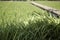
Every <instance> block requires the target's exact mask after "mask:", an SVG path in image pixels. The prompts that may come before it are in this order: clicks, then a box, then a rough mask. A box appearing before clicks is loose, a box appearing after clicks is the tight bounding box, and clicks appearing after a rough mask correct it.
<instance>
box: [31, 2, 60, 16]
mask: <svg viewBox="0 0 60 40" xmlns="http://www.w3.org/2000/svg"><path fill="white" fill-rule="evenodd" d="M31 4H32V5H35V6H37V7H39V8H41V9H43V10H46V11H48V12H50V13H53V14H55V15H56V16H60V10H57V9H54V8H51V7H48V6H45V5H42V4H38V3H36V2H31Z"/></svg>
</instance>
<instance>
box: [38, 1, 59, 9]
mask: <svg viewBox="0 0 60 40" xmlns="http://www.w3.org/2000/svg"><path fill="white" fill-rule="evenodd" d="M37 3H40V4H43V5H46V6H49V7H52V8H55V9H58V10H60V1H37Z"/></svg>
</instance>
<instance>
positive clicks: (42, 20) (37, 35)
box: [0, 3, 60, 40]
mask: <svg viewBox="0 0 60 40" xmlns="http://www.w3.org/2000/svg"><path fill="white" fill-rule="evenodd" d="M14 5H15V3H14ZM17 5H18V7H20V6H22V7H21V9H20V10H22V8H24V7H25V8H26V5H28V4H25V6H24V7H23V5H20V6H19V4H18V3H17ZM11 6H12V7H13V5H11ZM29 7H32V9H30V10H29V12H30V13H29V12H28V13H29V15H28V13H27V12H26V11H27V10H26V9H27V8H28V9H29ZM29 7H27V8H26V9H25V8H24V10H25V11H24V10H23V11H24V13H25V12H26V13H27V14H26V13H25V14H20V15H18V14H17V12H18V13H20V12H19V11H16V12H15V11H14V12H12V11H11V9H10V12H9V11H8V10H7V12H6V11H5V12H3V13H2V12H1V15H0V40H60V19H58V18H56V17H52V16H51V15H50V14H48V13H47V12H45V11H43V10H41V11H40V12H38V11H35V10H36V9H37V10H38V8H36V7H33V6H29ZM34 8H36V9H34ZM8 9H9V8H8ZM13 10H14V7H13ZM15 10H16V9H15ZM31 10H32V11H31ZM23 11H22V12H23ZM10 13H13V14H10ZM21 15H22V16H21ZM24 15H25V16H24ZM27 15H28V16H27ZM20 17H22V18H21V19H20ZM26 17H27V18H26ZM23 19H24V20H23ZM25 19H27V20H25ZM20 20H22V21H20Z"/></svg>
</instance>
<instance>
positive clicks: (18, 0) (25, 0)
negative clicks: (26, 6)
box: [0, 0, 60, 1]
mask: <svg viewBox="0 0 60 40" xmlns="http://www.w3.org/2000/svg"><path fill="white" fill-rule="evenodd" d="M0 1H60V0H0Z"/></svg>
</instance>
